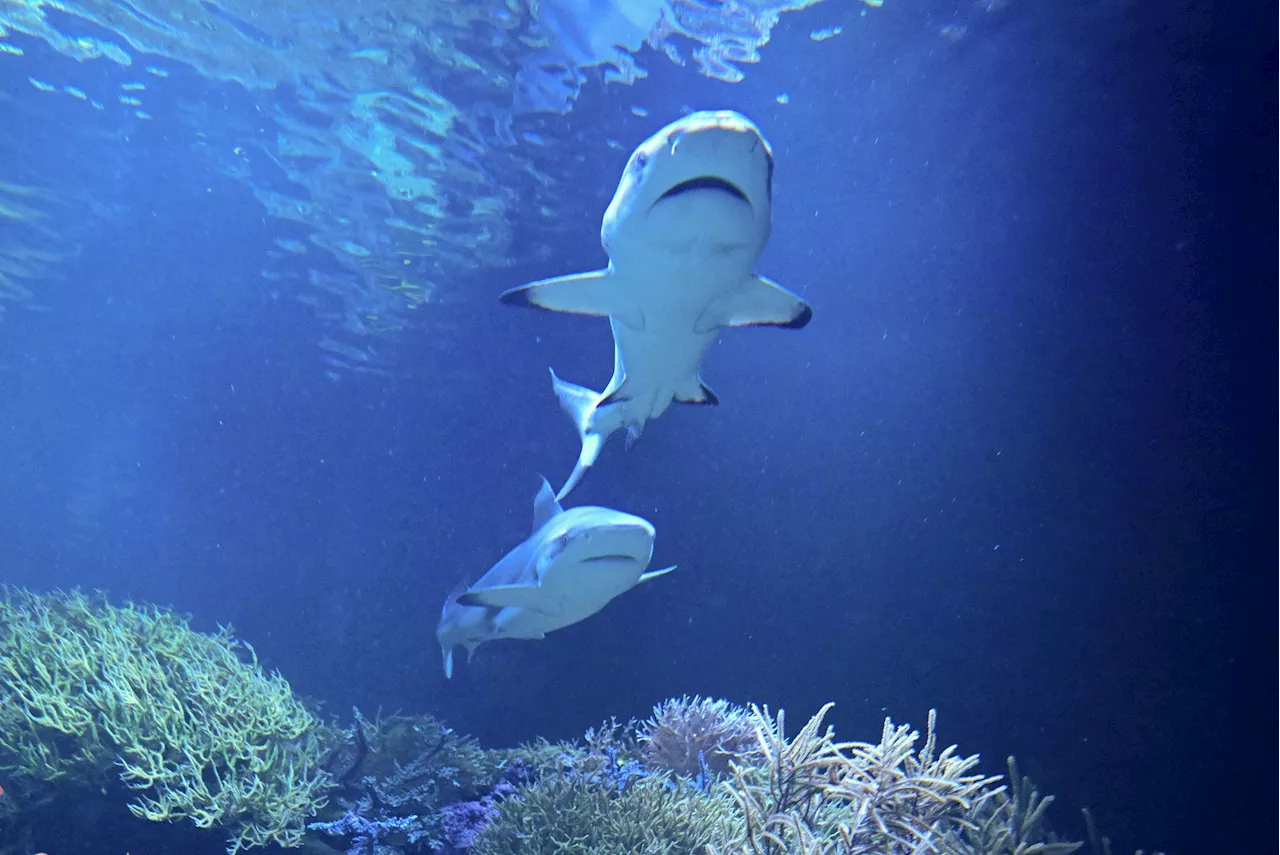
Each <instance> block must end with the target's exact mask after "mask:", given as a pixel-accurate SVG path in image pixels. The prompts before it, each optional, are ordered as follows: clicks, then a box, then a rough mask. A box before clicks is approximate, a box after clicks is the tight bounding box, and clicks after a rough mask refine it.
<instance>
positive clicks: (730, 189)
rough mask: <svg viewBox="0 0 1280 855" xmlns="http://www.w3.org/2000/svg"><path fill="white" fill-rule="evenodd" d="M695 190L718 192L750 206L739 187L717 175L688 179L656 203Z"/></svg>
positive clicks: (664, 194) (659, 198)
mask: <svg viewBox="0 0 1280 855" xmlns="http://www.w3.org/2000/svg"><path fill="white" fill-rule="evenodd" d="M695 190H719V191H720V192H722V193H728V194H729V195H730V196H733V197H734V198H736V199H741V200H742V201H743V202H747V203H748V204H750V201H751V200H750V199H748V198H747V194H746V193H744V192H743V191H742V188H741V187H739V186H738V185H737V184H734V183H733V182H732V181H728V180H726V179H724V178H721V177H719V176H718V175H700V176H698V177H697V178H690V179H689V180H688V181H681V182H680V183H679V184H677V185H676V186H674V187H672V188H671V189H670V190H668V191H667V192H666V193H663V194H662V195H661V196H659V197H658V201H659V202H661V201H662V200H664V199H673V198H675V197H676V196H679V195H681V194H682V193H692V192H693V191H695ZM655 204H656V203H655Z"/></svg>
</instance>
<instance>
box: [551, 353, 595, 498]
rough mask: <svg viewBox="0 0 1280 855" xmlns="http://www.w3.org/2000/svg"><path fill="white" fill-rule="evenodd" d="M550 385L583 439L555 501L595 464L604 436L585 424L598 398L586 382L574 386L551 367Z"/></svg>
mask: <svg viewBox="0 0 1280 855" xmlns="http://www.w3.org/2000/svg"><path fill="white" fill-rule="evenodd" d="M551 386H552V388H553V389H555V392H556V397H557V398H559V399H560V406H561V407H562V408H563V409H564V411H565V412H566V413H568V414H569V418H570V419H572V420H573V426H574V427H576V428H577V429H578V437H579V439H581V440H582V451H581V452H580V453H579V454H578V462H577V464H576V465H575V466H574V467H573V473H572V474H570V475H569V480H567V481H565V482H564V486H563V487H561V488H560V492H558V493H556V501H557V502H562V501H564V498H565V496H567V495H569V494H570V493H571V492H573V489H574V488H575V487H577V486H578V485H579V484H581V483H582V479H583V477H584V476H585V475H586V474H587V470H588V469H590V468H591V467H592V466H593V465H594V464H595V462H596V458H598V457H599V456H600V447H601V446H602V445H604V439H605V438H604V437H603V436H601V435H600V434H598V433H596V432H594V431H592V430H590V429H589V428H588V424H589V422H590V421H591V414H592V412H593V411H594V410H595V408H596V405H597V404H598V403H599V401H600V396H599V395H598V394H596V393H595V392H593V391H591V390H590V389H588V388H586V387H585V386H577V385H574V384H573V383H569V382H567V381H564V380H561V379H560V378H559V377H557V376H556V372H555V370H554V369H552V370H551Z"/></svg>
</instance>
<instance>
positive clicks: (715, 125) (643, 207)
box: [501, 110, 813, 499]
mask: <svg viewBox="0 0 1280 855" xmlns="http://www.w3.org/2000/svg"><path fill="white" fill-rule="evenodd" d="M772 196H773V150H772V149H771V148H770V146H769V143H768V142H767V141H766V140H765V138H764V136H763V135H762V134H761V133H760V130H759V128H757V127H756V126H755V124H753V123H752V122H751V121H750V120H749V119H747V118H746V117H745V116H743V115H741V114H739V113H735V112H732V111H728V110H722V111H715V112H699V113H692V114H690V115H688V116H685V117H684V118H682V119H679V120H678V121H675V122H672V123H671V124H669V125H667V126H666V127H664V128H663V129H662V130H660V131H658V132H657V133H656V134H654V135H653V136H651V137H649V139H647V140H645V141H644V142H643V143H642V144H641V145H640V146H639V148H637V149H636V150H635V152H634V153H633V154H632V155H631V159H630V160H629V161H628V162H627V165H626V167H625V169H624V170H623V174H622V179H621V181H620V182H619V183H618V189H617V191H616V192H615V193H614V196H613V201H612V202H610V203H609V208H608V210H607V211H605V215H604V220H603V223H602V224H601V228H600V239H601V243H602V244H603V246H604V249H605V252H606V253H608V255H609V266H608V267H606V268H604V269H603V270H595V271H591V272H588V273H576V274H571V275H568V276H560V277H557V278H554V279H544V280H540V281H537V282H531V283H529V284H527V285H522V286H520V287H519V288H513V289H511V290H509V291H507V292H505V293H504V294H503V295H502V297H501V300H502V302H503V303H507V304H510V305H523V306H532V307H534V308H539V309H546V310H548V311H554V312H571V313H576V314H583V315H595V316H607V317H608V318H609V325H610V328H611V329H612V331H613V345H614V347H613V377H612V378H611V379H610V380H609V385H608V386H606V387H605V389H604V391H602V392H594V391H592V390H590V389H587V388H584V387H582V386H575V385H574V384H572V383H567V382H565V381H563V380H561V379H559V378H558V377H556V376H555V372H554V371H553V372H552V378H553V380H552V382H553V384H554V387H555V391H556V394H557V396H558V397H559V398H560V403H561V405H562V406H563V407H564V409H565V410H566V412H568V413H569V416H570V418H572V419H573V421H574V424H575V425H576V426H577V428H578V433H579V436H580V437H581V440H582V451H581V453H580V454H579V456H578V462H577V465H576V466H575V467H574V470H573V473H572V474H571V475H570V476H569V479H568V480H567V481H566V482H565V484H564V486H563V487H561V488H560V491H559V493H557V495H556V498H557V499H564V497H565V496H567V495H568V494H569V492H570V491H572V490H573V489H574V487H576V486H577V485H578V483H579V482H581V480H582V478H583V476H584V475H585V474H586V472H587V470H588V469H590V468H591V466H592V465H593V464H594V463H595V461H596V459H597V457H598V456H599V454H600V448H601V446H603V444H604V442H605V440H606V439H608V437H609V435H610V434H612V433H614V432H615V431H618V430H621V429H623V428H625V429H626V431H627V439H628V444H631V443H634V442H635V441H636V440H637V439H638V438H639V437H640V435H641V433H642V432H643V431H644V426H645V423H646V422H647V421H648V420H649V419H656V418H658V417H659V416H661V415H662V414H663V413H664V412H666V411H667V408H668V407H670V405H671V402H672V401H677V402H679V403H686V404H718V403H719V399H718V398H717V397H716V394H715V393H714V392H713V391H711V388H710V387H709V386H707V384H706V383H704V382H703V381H702V377H701V374H700V371H701V367H702V358H703V356H704V355H705V354H706V352H707V349H708V348H710V347H711V345H712V344H713V343H714V342H715V340H716V338H717V336H719V335H720V331H721V330H722V329H723V328H725V327H740V326H780V327H790V328H793V329H799V328H800V327H803V326H805V325H806V324H808V323H809V319H810V318H811V317H812V316H813V309H812V308H811V307H810V306H809V304H808V303H806V302H805V301H804V300H802V299H801V298H800V297H798V296H796V295H795V294H793V293H791V292H790V291H788V290H787V289H786V288H783V287H782V286H781V285H778V284H777V283H776V282H772V281H770V280H769V279H766V278H765V277H763V276H761V275H759V274H757V273H756V272H755V265H756V262H757V261H758V260H759V258H760V253H761V252H762V251H763V250H764V246H765V243H766V242H767V241H768V238H769V233H770V230H771V228H772V225H771V217H772V212H771V209H772Z"/></svg>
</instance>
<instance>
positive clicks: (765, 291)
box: [693, 274, 813, 333]
mask: <svg viewBox="0 0 1280 855" xmlns="http://www.w3.org/2000/svg"><path fill="white" fill-rule="evenodd" d="M812 317H813V308H812V307H811V306H810V305H809V304H808V303H806V302H805V301H804V300H802V299H800V298H799V297H797V296H796V295H795V294H792V293H791V292H790V291H788V290H787V289H786V288H783V287H782V286H781V285H779V284H778V283H777V282H773V281H771V280H769V279H766V278H765V277H763V276H760V275H757V274H753V275H752V276H751V278H749V279H747V280H745V281H743V282H741V283H739V284H738V285H736V286H734V287H733V288H730V289H729V290H728V291H726V292H725V293H723V294H721V295H720V296H719V297H717V298H716V299H715V300H713V301H712V302H711V305H709V306H708V307H707V309H706V311H704V312H703V313H702V316H701V317H699V318H698V320H697V322H696V323H695V324H694V325H693V331H694V332H696V333H708V332H711V331H713V330H715V329H716V328H718V327H747V326H775V327H789V328H791V329H800V328H801V327H803V326H805V325H806V324H807V323H809V319H810V318H812Z"/></svg>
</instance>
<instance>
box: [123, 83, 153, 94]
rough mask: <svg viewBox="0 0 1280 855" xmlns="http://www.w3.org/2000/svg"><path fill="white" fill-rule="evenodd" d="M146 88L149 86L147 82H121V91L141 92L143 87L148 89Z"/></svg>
mask: <svg viewBox="0 0 1280 855" xmlns="http://www.w3.org/2000/svg"><path fill="white" fill-rule="evenodd" d="M146 88H147V84H145V83H121V84H120V91H121V92H141V91H142V90H143V89H146Z"/></svg>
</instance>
